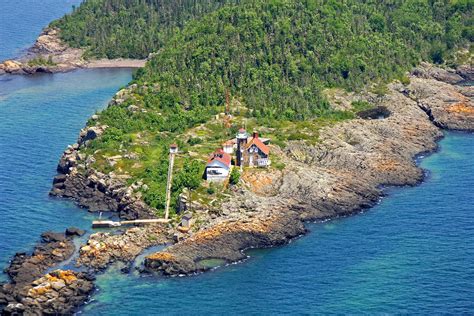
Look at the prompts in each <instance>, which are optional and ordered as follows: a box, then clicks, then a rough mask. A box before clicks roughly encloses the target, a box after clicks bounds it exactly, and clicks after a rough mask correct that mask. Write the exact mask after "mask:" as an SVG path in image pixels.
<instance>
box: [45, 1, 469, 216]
mask: <svg viewBox="0 0 474 316" xmlns="http://www.w3.org/2000/svg"><path fill="white" fill-rule="evenodd" d="M473 6H474V1H472V0H450V1H448V0H383V1H381V0H344V1H340V0H300V1H295V0H253V1H246V0H240V1H237V0H235V1H232V0H228V1H210V0H180V1H169V0H86V1H85V2H84V3H83V4H82V5H81V6H80V7H79V8H76V9H75V10H74V12H73V13H71V14H70V15H67V16H65V17H63V18H62V19H60V20H58V21H56V22H54V23H53V24H52V25H53V26H55V27H58V28H60V29H61V34H62V37H63V39H64V40H65V41H66V42H67V43H69V44H70V45H71V46H75V47H83V48H85V49H86V54H87V56H89V57H108V58H115V57H129V58H143V57H146V56H148V55H149V54H150V53H153V54H152V56H151V57H150V59H149V62H148V63H147V65H146V66H145V67H144V68H142V69H140V70H138V71H137V72H136V73H135V74H134V79H133V83H136V84H137V85H136V86H137V87H138V88H136V89H135V90H134V91H133V97H131V98H130V99H129V100H127V101H126V102H124V103H123V104H121V105H115V106H110V107H108V108H107V109H106V110H104V111H102V112H101V114H100V119H99V123H100V124H106V125H107V126H109V128H108V129H107V130H106V132H105V133H104V135H103V136H102V137H100V138H98V139H96V140H94V142H92V144H91V146H90V147H89V148H88V151H89V152H90V153H91V154H92V153H96V152H98V151H102V153H103V154H104V155H107V154H108V155H110V156H112V155H116V154H117V152H118V148H120V150H128V151H133V152H134V153H136V154H138V155H139V161H140V162H139V163H136V162H133V161H126V160H124V161H122V162H121V163H120V164H118V166H119V167H121V168H123V170H127V172H129V173H130V174H131V176H132V177H131V180H130V181H135V180H138V179H140V180H143V181H144V182H145V183H146V184H147V186H148V187H149V189H148V190H147V191H146V192H145V191H144V192H142V193H143V197H144V200H145V201H146V202H147V203H148V204H149V205H151V206H153V207H156V208H158V209H160V208H162V206H163V203H164V187H165V186H164V183H165V181H166V179H165V174H166V168H167V164H166V159H167V146H168V145H169V144H170V143H171V142H175V141H176V140H178V143H179V145H180V148H184V150H185V151H186V150H187V149H186V148H187V147H188V149H190V150H191V149H192V150H195V148H196V146H195V147H193V148H192V145H193V144H191V142H187V141H186V138H185V137H183V133H185V132H186V131H188V130H189V129H191V128H193V127H196V126H198V125H200V124H204V123H206V122H208V121H209V120H210V119H211V118H212V117H214V116H215V115H216V114H217V113H219V112H222V111H223V108H224V103H225V98H226V94H230V95H231V98H232V99H233V100H237V101H238V103H239V104H241V105H242V108H244V109H245V110H244V111H243V112H242V113H235V114H236V115H237V116H246V117H247V118H248V119H252V120H254V121H255V122H258V123H259V125H260V126H262V125H266V126H269V125H272V124H273V126H276V125H277V124H280V125H285V124H286V126H289V125H288V124H287V123H281V122H293V123H292V124H299V123H298V122H300V123H304V124H309V125H311V124H313V123H312V122H315V120H319V121H318V122H319V123H318V124H322V123H321V122H323V124H325V123H324V120H326V121H327V122H334V121H337V120H340V119H347V118H351V113H341V112H337V111H333V110H331V109H330V107H329V104H328V102H327V101H326V100H325V98H324V97H323V94H322V93H321V92H322V91H323V90H324V89H326V88H343V89H346V90H352V91H358V90H361V89H363V88H366V87H368V86H370V85H373V84H375V85H383V84H385V83H388V82H390V81H392V80H394V79H403V78H404V76H406V72H407V71H409V70H410V69H411V68H412V67H413V66H415V65H417V64H418V63H419V62H420V61H422V60H425V61H429V62H433V63H438V64H443V63H446V62H452V61H451V60H452V58H451V56H452V54H453V52H455V51H456V50H457V49H459V48H461V47H463V48H469V49H472V47H471V45H472V40H473V37H474V18H473V15H472V9H473ZM382 90H383V89H382ZM137 108H138V109H139V110H136V109H137ZM130 109H135V110H130ZM90 124H97V122H90ZM291 126H298V125H291ZM218 133H219V132H217V133H214V136H212V137H214V138H209V139H208V140H207V141H209V140H212V141H214V142H216V144H218V143H219V142H221V141H223V140H224V139H221V138H222V137H223V135H219V134H218ZM290 136H291V135H290ZM293 136H295V137H296V134H295V135H293ZM219 137H221V138H219ZM292 139H295V138H294V137H293V138H292ZM197 147H199V145H198V146H197ZM210 150H212V149H210ZM209 152H210V151H209ZM209 152H207V154H208V153H209ZM188 158H189V157H188ZM193 159H194V158H193ZM193 159H186V160H184V161H183V162H182V164H181V165H180V166H178V176H177V177H176V178H175V182H174V183H173V188H174V189H173V197H174V199H175V198H176V197H177V195H178V194H179V193H180V191H181V190H182V188H184V187H189V188H193V189H196V188H197V187H199V183H200V181H201V179H200V175H201V174H202V168H203V164H202V163H201V164H200V163H196V162H193V161H195V160H193ZM101 163H102V164H101ZM133 165H138V167H137V168H135V169H134V167H132V166H133ZM96 167H97V168H98V169H100V170H102V171H104V172H109V171H111V170H109V169H110V167H108V166H107V165H106V163H105V162H103V161H101V160H100V159H98V161H97V163H96Z"/></svg>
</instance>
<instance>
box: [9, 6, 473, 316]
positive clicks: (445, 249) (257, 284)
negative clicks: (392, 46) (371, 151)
mask: <svg viewBox="0 0 474 316" xmlns="http://www.w3.org/2000/svg"><path fill="white" fill-rule="evenodd" d="M79 2H80V1H64V0H62V1H61V0H47V1H44V0H43V1H34V0H29V1H19V2H18V1H14V0H3V1H2V10H1V11H0V21H1V22H2V25H1V26H0V43H1V45H2V47H1V51H0V59H3V58H7V57H13V56H15V55H17V54H18V52H19V51H20V50H21V49H22V48H24V47H26V46H28V45H29V44H30V43H31V42H32V41H33V40H34V38H35V36H36V34H38V33H39V31H40V30H41V28H42V26H44V25H46V24H47V23H49V21H50V20H51V19H53V18H55V17H58V16H61V14H63V13H64V12H67V10H69V8H70V7H71V5H72V4H77V3H79ZM6 12H8V13H6ZM130 77H131V72H130V71H129V70H93V71H92V70H90V71H76V72H72V73H66V74H56V75H41V76H34V77H12V76H9V77H7V76H3V77H0V119H1V121H0V218H1V221H0V223H1V224H0V225H1V226H0V227H1V229H0V265H1V266H5V265H6V264H7V262H8V260H9V259H10V258H11V256H12V255H13V254H14V253H15V252H16V251H20V250H23V251H27V250H29V249H31V247H32V245H33V244H34V243H35V242H36V241H37V240H38V238H39V235H40V233H41V232H43V231H45V230H48V229H54V230H63V229H65V228H66V227H68V226H70V225H75V226H79V227H83V228H87V227H89V225H90V220H91V216H90V215H88V213H87V212H85V211H83V210H81V209H78V208H77V207H75V206H74V205H73V204H72V203H71V202H69V201H65V200H58V199H51V198H49V197H48V194H47V193H48V190H49V189H50V186H51V181H52V178H53V176H54V175H55V168H56V164H57V161H58V159H59V157H60V154H61V152H62V151H63V150H64V148H65V147H66V146H67V145H68V144H70V143H73V142H74V141H75V140H76V138H77V135H78V132H79V130H80V129H81V128H82V127H83V126H84V124H85V122H86V120H87V118H88V117H89V116H90V115H91V114H93V113H94V112H95V111H96V110H98V109H100V108H103V107H104V106H105V105H106V103H107V101H108V100H109V99H110V97H111V96H112V95H113V93H114V92H115V91H116V90H117V89H119V88H120V87H121V86H123V85H125V84H126V83H127V82H128V81H129V80H130ZM472 157H474V135H473V134H462V133H447V134H446V137H445V138H444V139H443V140H442V141H441V149H440V151H439V152H438V153H436V154H433V155H431V156H429V157H427V158H425V159H423V160H422V162H421V165H422V167H423V168H425V169H427V170H429V172H428V176H427V179H426V181H425V182H424V183H423V184H422V185H420V186H417V187H412V188H395V189H390V191H389V197H388V198H385V199H383V200H382V202H381V203H380V204H379V205H378V206H376V207H375V208H373V209H371V210H370V211H368V212H366V213H364V214H361V215H358V216H353V217H350V218H345V219H339V220H335V221H331V222H327V223H322V224H311V225H309V228H310V230H311V233H309V234H308V235H307V236H305V237H303V238H301V239H298V240H295V241H294V242H292V243H291V244H290V245H288V246H285V247H281V248H275V249H267V250H258V251H252V252H251V253H250V259H249V260H248V261H247V262H245V263H243V264H238V265H231V266H228V267H223V268H219V269H217V270H214V271H211V272H209V273H205V274H201V275H198V276H195V277H187V278H158V277H150V276H149V277H138V276H137V274H136V273H134V272H132V273H130V274H127V275H125V274H122V273H120V272H119V271H118V269H115V268H112V269H110V270H109V271H108V272H106V273H105V274H102V275H100V276H99V278H98V281H97V284H98V291H97V293H96V294H95V295H94V296H93V298H92V301H91V302H90V303H89V304H88V305H87V306H85V307H84V308H83V309H82V310H81V313H83V314H85V315H139V314H147V315H154V314H174V315H178V314H180V315H182V314H201V315H221V314H244V313H245V314H254V315H258V314H374V313H375V314H433V313H434V314H466V315H467V314H472V313H473V311H474V220H473V218H472V216H473V215H474V206H473V205H474V190H473V188H474V160H473V159H472ZM4 277H5V276H4V275H3V276H2V278H4Z"/></svg>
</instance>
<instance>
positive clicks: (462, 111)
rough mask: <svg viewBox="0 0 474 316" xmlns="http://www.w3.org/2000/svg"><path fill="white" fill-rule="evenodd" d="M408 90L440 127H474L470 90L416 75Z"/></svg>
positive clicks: (471, 128) (466, 128)
mask: <svg viewBox="0 0 474 316" xmlns="http://www.w3.org/2000/svg"><path fill="white" fill-rule="evenodd" d="M406 91H407V93H408V95H409V96H410V97H411V98H412V99H413V100H415V101H416V102H417V103H418V105H419V106H420V107H421V108H422V109H423V110H424V111H426V113H427V114H428V115H429V116H430V118H431V119H432V120H433V122H435V124H437V125H438V126H439V127H442V128H447V129H454V130H473V129H474V102H473V100H472V97H471V96H470V94H469V91H470V90H468V89H466V88H464V87H455V86H452V85H449V84H447V83H444V82H440V81H437V80H434V79H423V78H417V77H416V78H412V79H411V82H410V84H409V85H408V87H407V90H406ZM463 92H464V93H466V94H467V95H464V94H463Z"/></svg>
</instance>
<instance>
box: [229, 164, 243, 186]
mask: <svg viewBox="0 0 474 316" xmlns="http://www.w3.org/2000/svg"><path fill="white" fill-rule="evenodd" d="M239 181H240V171H239V169H237V168H233V169H232V171H231V172H230V179H229V182H230V184H233V185H236V184H237V183H239Z"/></svg>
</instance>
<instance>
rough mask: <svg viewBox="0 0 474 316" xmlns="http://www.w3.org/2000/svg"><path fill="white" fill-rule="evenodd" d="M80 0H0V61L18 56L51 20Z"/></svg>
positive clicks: (80, 0)
mask: <svg viewBox="0 0 474 316" xmlns="http://www.w3.org/2000/svg"><path fill="white" fill-rule="evenodd" d="M81 2H82V0H1V1H0V61H3V60H5V59H7V58H14V57H18V55H20V54H21V53H22V52H23V51H24V50H25V49H27V48H28V47H30V46H31V45H32V44H33V43H34V41H35V39H36V38H37V37H38V35H39V34H40V33H41V30H42V29H43V28H44V27H45V26H47V25H48V24H49V23H50V22H51V21H52V20H54V19H57V18H59V17H61V16H63V15H64V14H65V13H66V12H69V11H71V9H72V6H73V5H76V6H77V5H78V4H80V3H81Z"/></svg>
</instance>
